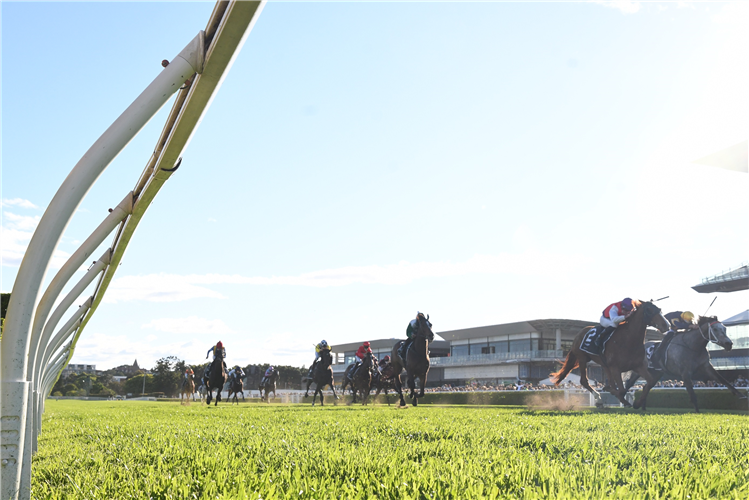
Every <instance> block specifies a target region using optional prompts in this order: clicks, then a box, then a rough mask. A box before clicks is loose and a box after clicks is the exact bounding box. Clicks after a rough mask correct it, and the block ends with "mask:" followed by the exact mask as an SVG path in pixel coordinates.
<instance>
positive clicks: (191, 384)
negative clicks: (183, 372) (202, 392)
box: [179, 373, 195, 405]
mask: <svg viewBox="0 0 749 500" xmlns="http://www.w3.org/2000/svg"><path fill="white" fill-rule="evenodd" d="M191 396H192V400H193V401H195V381H194V380H193V374H192V373H191V374H190V375H189V378H186V379H182V388H181V389H180V393H179V404H182V405H185V404H186V405H189V404H190V397H191ZM183 399H184V401H183Z"/></svg>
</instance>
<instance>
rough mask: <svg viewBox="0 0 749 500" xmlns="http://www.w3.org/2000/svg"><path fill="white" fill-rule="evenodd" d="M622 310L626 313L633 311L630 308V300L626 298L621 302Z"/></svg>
mask: <svg viewBox="0 0 749 500" xmlns="http://www.w3.org/2000/svg"><path fill="white" fill-rule="evenodd" d="M622 309H624V310H626V311H631V310H632V309H633V307H632V299H630V298H629V297H627V298H626V299H624V300H622Z"/></svg>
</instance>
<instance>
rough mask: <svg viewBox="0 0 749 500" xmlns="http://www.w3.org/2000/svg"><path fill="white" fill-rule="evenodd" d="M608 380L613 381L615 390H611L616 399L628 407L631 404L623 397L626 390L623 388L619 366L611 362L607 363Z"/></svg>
mask: <svg viewBox="0 0 749 500" xmlns="http://www.w3.org/2000/svg"><path fill="white" fill-rule="evenodd" d="M609 367H610V368H609V380H610V381H611V382H613V383H614V390H615V392H612V394H614V396H616V399H618V400H619V402H620V403H621V404H623V405H624V406H625V407H627V408H629V407H631V406H632V405H631V404H630V403H629V401H627V400H626V399H624V395H625V394H626V391H625V390H624V382H622V371H621V369H620V368H619V366H618V365H617V364H615V363H613V362H611V363H609Z"/></svg>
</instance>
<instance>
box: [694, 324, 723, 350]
mask: <svg viewBox="0 0 749 500" xmlns="http://www.w3.org/2000/svg"><path fill="white" fill-rule="evenodd" d="M717 323H720V321H718V320H717V319H716V320H715V321H711V322H710V323H708V324H707V337H705V333H704V332H703V331H702V326H703V325H699V328H698V330H699V331H700V335H701V336H702V338H703V339H705V340H707V341H708V342H712V343H713V344H716V345H720V343H719V341H718V335H716V333H715V330H713V325H715V324H717Z"/></svg>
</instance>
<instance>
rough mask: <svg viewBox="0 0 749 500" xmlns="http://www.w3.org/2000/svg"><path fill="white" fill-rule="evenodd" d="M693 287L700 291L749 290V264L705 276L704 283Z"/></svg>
mask: <svg viewBox="0 0 749 500" xmlns="http://www.w3.org/2000/svg"><path fill="white" fill-rule="evenodd" d="M692 289H693V290H696V291H697V292H700V293H713V292H736V291H738V290H749V264H744V265H742V266H741V267H739V268H738V269H731V270H729V271H726V272H723V273H721V274H718V275H715V276H711V277H709V278H705V279H703V280H702V283H700V284H699V285H695V286H693V287H692Z"/></svg>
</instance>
